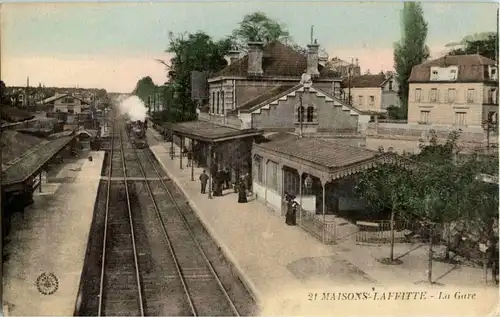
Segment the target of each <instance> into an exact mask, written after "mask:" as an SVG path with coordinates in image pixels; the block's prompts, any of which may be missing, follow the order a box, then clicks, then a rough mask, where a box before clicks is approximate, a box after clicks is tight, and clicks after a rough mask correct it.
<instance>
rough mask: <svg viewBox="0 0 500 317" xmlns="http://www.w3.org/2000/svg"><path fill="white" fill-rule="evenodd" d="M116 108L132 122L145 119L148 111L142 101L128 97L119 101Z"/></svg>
mask: <svg viewBox="0 0 500 317" xmlns="http://www.w3.org/2000/svg"><path fill="white" fill-rule="evenodd" d="M118 108H119V109H120V112H121V113H122V114H126V115H128V116H129V117H130V120H132V121H137V120H141V121H144V119H146V114H147V113H148V109H147V108H146V106H145V105H144V103H143V102H142V100H141V99H140V98H139V97H137V96H130V97H128V98H125V99H123V100H120V101H119V104H118Z"/></svg>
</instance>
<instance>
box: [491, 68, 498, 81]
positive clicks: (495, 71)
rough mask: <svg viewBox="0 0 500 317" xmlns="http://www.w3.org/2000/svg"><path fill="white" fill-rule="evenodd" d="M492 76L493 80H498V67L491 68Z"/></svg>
mask: <svg viewBox="0 0 500 317" xmlns="http://www.w3.org/2000/svg"><path fill="white" fill-rule="evenodd" d="M490 77H491V79H492V80H497V70H496V68H492V69H491V76H490Z"/></svg>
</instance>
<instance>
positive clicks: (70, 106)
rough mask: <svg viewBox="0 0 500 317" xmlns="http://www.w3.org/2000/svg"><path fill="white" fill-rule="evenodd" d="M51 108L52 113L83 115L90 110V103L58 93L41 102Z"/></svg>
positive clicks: (71, 95) (70, 95)
mask: <svg viewBox="0 0 500 317" xmlns="http://www.w3.org/2000/svg"><path fill="white" fill-rule="evenodd" d="M41 103H42V104H43V105H47V106H48V107H49V109H48V110H49V111H51V112H64V113H70V114H77V113H82V112H83V111H84V110H86V109H88V108H89V102H87V101H84V100H82V99H81V98H79V97H77V96H75V95H73V94H68V93H56V94H55V95H54V96H52V97H50V98H47V99H44V100H42V102H41Z"/></svg>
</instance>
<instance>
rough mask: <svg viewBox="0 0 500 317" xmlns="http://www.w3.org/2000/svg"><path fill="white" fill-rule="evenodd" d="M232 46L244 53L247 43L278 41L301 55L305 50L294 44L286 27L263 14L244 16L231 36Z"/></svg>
mask: <svg viewBox="0 0 500 317" xmlns="http://www.w3.org/2000/svg"><path fill="white" fill-rule="evenodd" d="M231 39H232V42H233V46H234V47H235V48H237V49H239V50H242V51H244V50H245V49H246V47H247V43H248V42H264V43H265V44H266V43H270V42H275V41H280V42H282V43H283V44H286V45H288V46H290V47H291V48H292V49H294V50H296V51H297V52H299V53H301V54H306V53H307V49H306V48H304V47H302V46H300V45H298V44H297V43H294V42H293V40H292V37H291V36H290V32H289V31H288V28H287V27H286V25H284V24H282V23H280V22H279V21H276V20H273V19H271V18H270V17H268V16H267V15H266V14H265V13H264V12H260V11H258V12H254V13H250V14H247V15H245V17H244V18H243V20H242V21H241V22H240V23H239V26H238V28H236V29H234V30H233V33H232V35H231Z"/></svg>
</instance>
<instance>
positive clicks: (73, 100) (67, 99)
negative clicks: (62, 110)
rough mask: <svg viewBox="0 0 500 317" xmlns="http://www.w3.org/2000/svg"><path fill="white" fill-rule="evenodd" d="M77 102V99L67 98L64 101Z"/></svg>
mask: <svg viewBox="0 0 500 317" xmlns="http://www.w3.org/2000/svg"><path fill="white" fill-rule="evenodd" d="M74 102H75V98H66V99H64V103H74Z"/></svg>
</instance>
